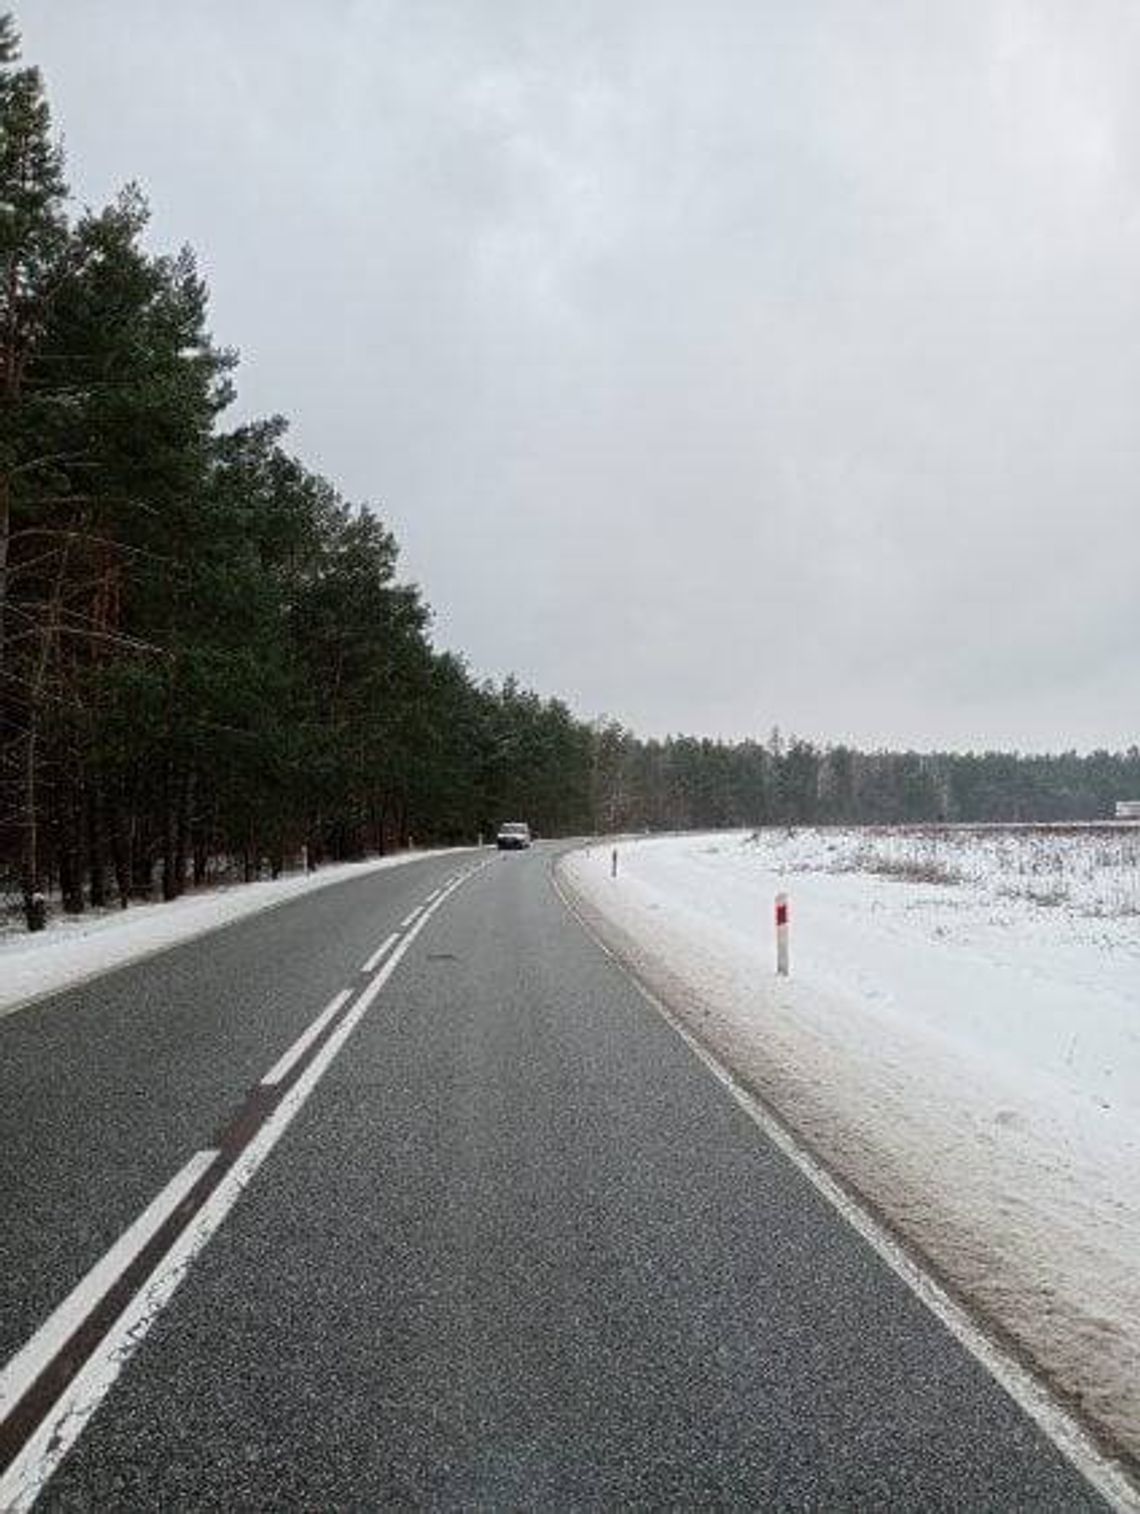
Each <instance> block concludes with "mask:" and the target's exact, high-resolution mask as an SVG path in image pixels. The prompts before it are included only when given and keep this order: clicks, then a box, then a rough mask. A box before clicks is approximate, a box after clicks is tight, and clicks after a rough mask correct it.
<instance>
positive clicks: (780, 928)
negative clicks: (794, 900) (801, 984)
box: [776, 894, 788, 978]
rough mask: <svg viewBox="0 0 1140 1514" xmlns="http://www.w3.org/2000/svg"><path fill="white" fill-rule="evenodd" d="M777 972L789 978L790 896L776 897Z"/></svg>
mask: <svg viewBox="0 0 1140 1514" xmlns="http://www.w3.org/2000/svg"><path fill="white" fill-rule="evenodd" d="M776 971H777V973H779V975H780V977H781V978H786V977H787V976H788V896H787V894H777V895H776Z"/></svg>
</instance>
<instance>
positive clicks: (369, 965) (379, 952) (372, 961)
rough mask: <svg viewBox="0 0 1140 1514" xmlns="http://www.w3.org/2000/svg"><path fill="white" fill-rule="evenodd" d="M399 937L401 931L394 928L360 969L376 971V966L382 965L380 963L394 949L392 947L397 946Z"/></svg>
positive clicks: (368, 971)
mask: <svg viewBox="0 0 1140 1514" xmlns="http://www.w3.org/2000/svg"><path fill="white" fill-rule="evenodd" d="M399 939H400V932H399V931H397V930H394V931H393V932H392V934H391V935H390V936H388V937H387V938H386V939H385V940H383V941H381V943H380V945H379V946H378V947H377V948H376V950H375V951H374V952H373V953H372V955H371V956H370V957H369V959H368V961H367V962H366V963H365V964H364V966H363V967H362V968H361V969H360V971H361V972H362V973H370V972H374V971H375V970H376V968H377V967H379V966H380V963H381V962H382V961H383V960H384V958H385V957H386V956H387V955H388V953H389V952H390V951H391V950H392V948H393V947H394V946H395V944H396V942H397V941H398V940H399Z"/></svg>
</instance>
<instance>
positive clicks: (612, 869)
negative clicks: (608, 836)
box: [610, 846, 617, 878]
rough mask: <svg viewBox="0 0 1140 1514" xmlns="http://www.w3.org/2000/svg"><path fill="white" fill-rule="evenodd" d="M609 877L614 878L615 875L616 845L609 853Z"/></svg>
mask: <svg viewBox="0 0 1140 1514" xmlns="http://www.w3.org/2000/svg"><path fill="white" fill-rule="evenodd" d="M610 877H611V878H616V877H617V847H616V846H615V847H614V849H613V851H612V853H611V854H610Z"/></svg>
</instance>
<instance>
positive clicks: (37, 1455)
mask: <svg viewBox="0 0 1140 1514" xmlns="http://www.w3.org/2000/svg"><path fill="white" fill-rule="evenodd" d="M463 881H464V880H463V879H462V878H457V879H456V880H455V882H454V883H452V884H451V885H450V886H449V887H448V888H446V889H445V890H444V891H443V893H441V894H440V897H439V898H438V899H437V900H436V901H435V903H434V904H433V905H432V906H431V908H430V909H428V910H425V911H424V913H423V915H422V917H421V918H420V920H419V922H418V924H417V925H416V927H415V929H414V930H411V931H409V932H408V934H407V935H406V936H405V937H404V939H403V940H402V941H401V942H400V945H399V946H398V948H397V949H396V951H395V952H393V954H392V956H391V957H389V958H388V961H387V962H386V963H385V964H384V966H383V968H382V969H381V970H380V972H379V973H377V975H376V977H375V978H373V980H372V982H371V983H370V984H369V985H368V987H367V988H366V989H365V990H364V992H363V993H362V994H361V995H360V997H359V999H357V1001H356V1003H355V1004H354V1005H353V1006H352V1008H351V1009H350V1010H349V1011H348V1013H347V1014H346V1015H345V1017H344V1019H343V1020H342V1021H341V1022H340V1024H339V1025H338V1026H337V1028H336V1029H335V1030H334V1031H333V1033H332V1035H331V1036H330V1037H329V1038H328V1040H327V1041H326V1042H325V1044H324V1045H323V1046H322V1047H321V1049H320V1051H319V1052H317V1054H316V1056H315V1057H314V1058H313V1060H312V1061H311V1062H310V1063H309V1065H308V1067H306V1068H305V1070H304V1072H303V1073H302V1074H301V1076H300V1077H299V1078H298V1079H297V1081H296V1083H294V1084H293V1086H292V1088H290V1089H289V1090H288V1092H287V1093H286V1094H285V1096H284V1098H283V1099H282V1100H281V1103H280V1104H279V1105H278V1106H277V1108H276V1109H275V1110H274V1111H273V1113H272V1114H271V1115H270V1117H269V1118H268V1119H267V1120H266V1122H265V1124H264V1125H263V1126H262V1127H261V1129H260V1130H259V1131H258V1132H257V1134H256V1135H255V1136H254V1138H253V1139H252V1140H251V1141H250V1143H249V1145H248V1146H246V1147H245V1149H244V1150H243V1151H242V1153H241V1155H240V1156H239V1157H238V1160H237V1161H236V1162H235V1163H234V1165H233V1167H231V1169H230V1170H229V1172H227V1173H226V1175H225V1177H224V1178H223V1179H222V1180H221V1182H220V1183H219V1184H218V1186H217V1188H215V1189H214V1191H213V1193H212V1194H211V1195H210V1197H209V1198H208V1199H207V1200H206V1202H205V1204H203V1206H202V1208H201V1209H200V1210H199V1211H198V1213H197V1214H196V1215H195V1216H194V1218H193V1219H192V1220H191V1222H190V1223H189V1225H187V1226H186V1228H185V1229H184V1230H183V1231H182V1232H181V1233H180V1234H179V1235H178V1237H177V1238H176V1239H175V1241H174V1244H173V1245H172V1246H171V1248H170V1250H169V1251H168V1252H167V1253H166V1254H165V1256H163V1257H162V1259H161V1260H160V1261H159V1263H158V1265H157V1266H156V1267H155V1269H154V1271H153V1272H152V1273H151V1275H150V1277H149V1278H148V1279H147V1281H146V1282H145V1283H144V1284H143V1286H142V1287H141V1288H140V1289H139V1291H138V1292H137V1293H136V1294H135V1296H134V1297H133V1298H132V1299H131V1301H130V1303H129V1304H128V1305H127V1306H126V1308H125V1309H124V1310H123V1312H122V1314H121V1315H120V1316H119V1318H118V1319H117V1320H116V1321H115V1323H114V1324H113V1325H112V1327H111V1329H110V1330H109V1331H108V1332H107V1334H106V1335H105V1336H104V1337H103V1339H102V1340H101V1341H100V1343H99V1345H98V1346H97V1347H96V1348H95V1350H94V1351H93V1352H92V1353H91V1355H90V1357H88V1359H87V1361H86V1362H85V1363H84V1365H83V1367H82V1368H81V1369H80V1371H79V1372H78V1373H77V1374H76V1375H75V1377H74V1378H73V1379H72V1381H71V1382H70V1383H69V1384H68V1386H67V1387H66V1388H65V1389H64V1391H63V1393H61V1394H60V1396H59V1398H58V1399H57V1400H56V1402H55V1404H54V1405H53V1406H52V1409H51V1412H50V1413H49V1414H47V1415H46V1416H45V1417H44V1419H43V1421H42V1423H41V1424H40V1426H39V1428H38V1429H37V1430H36V1432H35V1434H34V1435H32V1436H31V1437H30V1439H29V1440H28V1441H27V1443H26V1444H25V1445H24V1447H23V1449H22V1450H21V1451H20V1454H19V1455H18V1456H17V1457H16V1458H15V1460H14V1461H13V1462H12V1463H11V1465H10V1466H9V1468H8V1470H7V1472H5V1474H4V1476H3V1477H2V1478H0V1509H2V1510H4V1511H5V1514H9V1511H18V1514H22V1511H24V1510H27V1509H30V1508H31V1507H32V1505H33V1504H34V1503H35V1501H36V1499H37V1498H38V1497H39V1495H40V1493H41V1492H42V1491H43V1489H44V1487H45V1486H46V1484H47V1482H48V1479H49V1478H50V1477H51V1475H52V1473H53V1472H54V1471H55V1469H56V1467H58V1466H59V1464H60V1462H61V1461H62V1460H63V1458H64V1457H65V1456H66V1455H67V1452H68V1451H69V1450H70V1449H71V1447H72V1446H73V1445H74V1444H75V1441H76V1440H77V1439H78V1437H79V1436H80V1435H81V1434H82V1432H83V1430H84V1428H85V1426H86V1425H87V1422H88V1421H89V1420H90V1418H91V1416H92V1415H93V1414H94V1413H95V1411H96V1409H98V1407H99V1405H100V1404H101V1403H102V1401H103V1399H104V1398H105V1397H106V1395H107V1393H108V1391H109V1390H110V1389H111V1387H112V1386H113V1384H114V1382H115V1380H116V1378H117V1377H118V1376H119V1373H120V1372H121V1371H122V1370H123V1368H124V1366H125V1365H126V1363H127V1362H128V1360H129V1359H130V1357H131V1356H132V1355H133V1353H134V1352H135V1351H136V1350H137V1348H138V1347H139V1345H140V1344H141V1343H142V1341H143V1340H144V1339H145V1337H146V1334H147V1332H148V1331H149V1329H150V1327H151V1325H152V1324H153V1323H154V1321H155V1320H156V1319H157V1317H158V1315H159V1314H160V1312H161V1311H162V1309H163V1308H164V1307H165V1306H166V1304H167V1303H169V1301H170V1299H171V1297H172V1296H173V1294H174V1291H175V1289H176V1288H177V1287H178V1285H179V1283H180V1282H181V1281H182V1279H183V1278H184V1277H185V1276H186V1273H187V1271H188V1270H189V1268H190V1264H191V1263H192V1262H193V1260H194V1258H195V1257H196V1256H197V1255H198V1253H199V1252H200V1251H201V1250H202V1248H203V1247H204V1246H205V1245H206V1243H207V1242H208V1241H209V1239H210V1237H211V1236H212V1235H213V1234H214V1232H215V1231H216V1230H217V1228H218V1226H219V1225H220V1224H221V1223H222V1221H223V1220H224V1219H225V1217H226V1215H227V1214H228V1213H229V1212H230V1210H231V1209H232V1208H233V1206H234V1205H235V1204H236V1203H237V1201H238V1199H239V1198H240V1197H241V1194H242V1192H243V1190H244V1189H245V1188H246V1186H247V1185H248V1184H249V1182H250V1180H251V1179H252V1178H253V1176H254V1174H255V1173H256V1172H257V1170H258V1168H259V1167H260V1166H261V1164H262V1162H264V1161H265V1159H266V1157H267V1156H268V1155H269V1153H270V1152H271V1151H272V1150H273V1148H274V1146H276V1144H277V1142H278V1141H279V1140H280V1139H281V1137H282V1136H283V1135H284V1134H285V1132H286V1130H288V1128H289V1126H290V1125H291V1124H292V1122H293V1120H294V1118H295V1117H296V1115H297V1114H298V1112H299V1111H300V1110H301V1108H302V1106H303V1105H304V1103H305V1101H306V1100H307V1099H308V1097H309V1095H310V1094H311V1093H312V1091H313V1089H314V1088H315V1087H316V1085H317V1084H318V1083H319V1082H320V1080H321V1078H322V1077H323V1076H324V1074H325V1072H326V1071H327V1070H328V1067H329V1064H330V1063H331V1062H332V1060H333V1058H334V1057H335V1056H336V1055H337V1053H338V1052H339V1051H340V1049H341V1047H342V1046H343V1045H344V1043H345V1042H346V1041H347V1040H348V1038H349V1036H350V1035H351V1034H352V1032H353V1031H354V1030H355V1029H356V1026H357V1025H358V1024H359V1022H360V1021H361V1020H362V1019H363V1017H364V1015H365V1014H366V1013H367V1011H368V1009H369V1007H370V1006H371V1004H372V1003H373V1001H374V1000H375V998H376V997H377V995H378V994H379V992H380V990H381V989H382V988H383V987H384V985H385V983H387V981H388V979H389V978H390V977H391V976H392V974H393V973H394V972H395V970H396V967H397V966H398V964H399V963H400V961H401V959H402V958H403V956H404V953H405V952H406V951H407V950H408V948H409V946H411V944H412V942H413V941H414V940H415V938H416V937H417V936H418V935H419V933H420V931H421V930H422V929H423V928H424V926H425V925H426V924H427V923H428V920H429V919H430V918H431V916H432V915H433V914H434V913H435V912H436V910H437V909H439V907H440V905H442V904H443V903H444V902H445V901H446V900H447V898H448V897H449V896H450V895H451V894H452V893H453V892H454V891H455V889H457V888H458V887H459V885H460V883H462V882H463ZM201 1155H202V1156H203V1157H204V1156H206V1155H209V1157H210V1159H211V1161H212V1160H213V1159H214V1157H215V1155H216V1153H214V1152H210V1153H202V1154H201ZM148 1213H149V1211H148Z"/></svg>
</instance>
